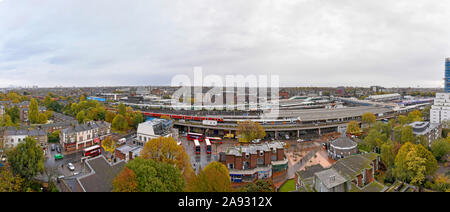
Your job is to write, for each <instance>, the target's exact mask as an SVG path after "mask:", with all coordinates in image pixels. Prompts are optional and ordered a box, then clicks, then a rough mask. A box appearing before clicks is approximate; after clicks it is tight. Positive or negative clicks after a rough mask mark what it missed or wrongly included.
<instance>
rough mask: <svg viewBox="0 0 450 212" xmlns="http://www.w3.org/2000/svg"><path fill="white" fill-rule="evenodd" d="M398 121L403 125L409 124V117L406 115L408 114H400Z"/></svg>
mask: <svg viewBox="0 0 450 212" xmlns="http://www.w3.org/2000/svg"><path fill="white" fill-rule="evenodd" d="M397 119H398V122H399V123H400V124H401V125H405V124H408V121H409V120H408V117H406V116H404V115H399V116H398V118H397Z"/></svg>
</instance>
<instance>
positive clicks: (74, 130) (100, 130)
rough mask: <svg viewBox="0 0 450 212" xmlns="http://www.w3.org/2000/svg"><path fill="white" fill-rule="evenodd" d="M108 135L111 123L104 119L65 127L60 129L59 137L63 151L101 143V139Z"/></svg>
mask: <svg viewBox="0 0 450 212" xmlns="http://www.w3.org/2000/svg"><path fill="white" fill-rule="evenodd" d="M109 135H111V124H109V123H108V122H105V121H92V122H88V123H86V124H77V125H75V126H73V125H72V126H70V127H68V128H65V129H63V130H61V131H60V136H59V137H60V143H61V146H62V147H63V148H64V150H65V151H74V150H80V149H83V148H86V147H90V146H93V145H96V144H101V143H100V142H101V140H103V139H104V138H105V137H106V136H109Z"/></svg>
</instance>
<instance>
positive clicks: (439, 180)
mask: <svg viewBox="0 0 450 212" xmlns="http://www.w3.org/2000/svg"><path fill="white" fill-rule="evenodd" d="M432 189H434V190H436V191H440V192H450V178H449V177H447V176H444V175H441V174H440V175H438V176H437V177H436V178H435V179H434V184H433V185H432Z"/></svg>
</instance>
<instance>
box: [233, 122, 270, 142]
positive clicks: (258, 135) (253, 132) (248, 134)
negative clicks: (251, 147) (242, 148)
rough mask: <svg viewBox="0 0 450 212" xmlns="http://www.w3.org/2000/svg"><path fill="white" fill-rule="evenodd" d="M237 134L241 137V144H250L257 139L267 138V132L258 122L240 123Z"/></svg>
mask: <svg viewBox="0 0 450 212" xmlns="http://www.w3.org/2000/svg"><path fill="white" fill-rule="evenodd" d="M237 134H238V135H239V142H242V143H248V142H250V141H253V140H255V139H263V138H264V137H265V136H266V131H265V130H264V128H263V127H262V126H261V125H260V124H259V123H257V122H253V121H244V122H240V123H239V125H238V129H237Z"/></svg>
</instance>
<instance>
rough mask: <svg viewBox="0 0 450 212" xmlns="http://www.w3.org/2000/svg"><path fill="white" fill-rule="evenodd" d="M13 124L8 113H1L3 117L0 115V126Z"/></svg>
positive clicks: (11, 125)
mask: <svg viewBox="0 0 450 212" xmlns="http://www.w3.org/2000/svg"><path fill="white" fill-rule="evenodd" d="M14 125H15V124H14V123H13V122H12V120H11V116H9V115H8V114H5V115H3V117H0V127H13V126H14Z"/></svg>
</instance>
